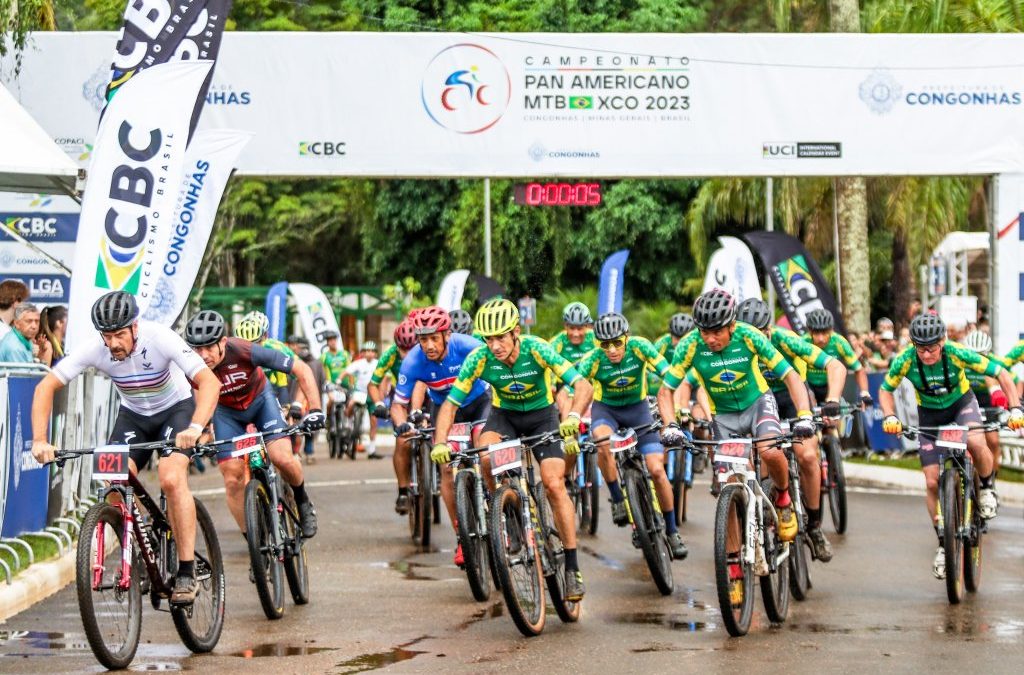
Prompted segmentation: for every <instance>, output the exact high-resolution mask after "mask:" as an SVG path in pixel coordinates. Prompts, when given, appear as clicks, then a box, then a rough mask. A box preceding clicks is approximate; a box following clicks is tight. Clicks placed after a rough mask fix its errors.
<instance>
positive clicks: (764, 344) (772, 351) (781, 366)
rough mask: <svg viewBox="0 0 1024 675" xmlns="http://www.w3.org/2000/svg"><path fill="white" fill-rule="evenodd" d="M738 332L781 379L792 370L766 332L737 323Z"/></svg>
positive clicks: (751, 349)
mask: <svg viewBox="0 0 1024 675" xmlns="http://www.w3.org/2000/svg"><path fill="white" fill-rule="evenodd" d="M736 332H737V333H741V335H742V337H743V341H744V342H745V343H746V344H747V348H748V349H750V351H752V352H754V353H755V354H757V358H759V359H760V360H761V362H762V363H763V364H764V367H765V369H767V370H770V371H772V373H773V374H774V375H775V377H777V378H779V379H780V380H781V379H784V378H785V377H786V376H787V375H789V373H790V372H792V370H793V368H792V367H790V365H789V362H787V361H786V359H785V358H784V357H783V356H782V353H781V352H779V350H778V349H776V348H775V347H774V346H773V345H772V343H771V340H769V339H768V338H766V337H765V336H764V333H762V332H761V331H759V330H757V329H756V328H750V327H747V326H746V325H744V324H736Z"/></svg>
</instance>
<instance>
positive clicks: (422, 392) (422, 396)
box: [409, 381, 427, 410]
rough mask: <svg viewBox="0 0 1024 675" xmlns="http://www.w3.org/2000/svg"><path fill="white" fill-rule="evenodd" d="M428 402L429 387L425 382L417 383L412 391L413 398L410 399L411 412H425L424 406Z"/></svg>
mask: <svg viewBox="0 0 1024 675" xmlns="http://www.w3.org/2000/svg"><path fill="white" fill-rule="evenodd" d="M426 400H427V385H426V384H425V383H423V382H419V381H417V382H416V386H415V387H413V389H412V396H411V397H409V410H423V404H424V402H425V401H426Z"/></svg>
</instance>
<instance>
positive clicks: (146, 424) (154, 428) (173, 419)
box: [109, 396, 196, 469]
mask: <svg viewBox="0 0 1024 675" xmlns="http://www.w3.org/2000/svg"><path fill="white" fill-rule="evenodd" d="M195 410H196V404H195V401H194V400H193V399H192V397H191V396H189V397H188V398H186V399H183V400H181V401H178V402H177V403H175V404H174V405H172V406H171V407H170V408H168V409H167V410H164V411H162V412H158V413H146V414H145V415H140V414H139V413H136V412H132V411H131V410H128V408H125V407H124V406H121V409H120V410H119V411H118V413H117V419H116V420H115V421H114V430H113V431H111V432H110V440H109V442H110V443H125V444H132V443H154V442H156V441H169V440H171V439H173V438H174V437H175V436H177V435H178V433H179V432H181V431H184V430H185V429H188V427H189V425H190V424H192V415H193V413H195ZM170 452H179V453H181V454H183V455H185V456H186V457H191V456H192V450H191V449H187V450H181V449H179V448H174V449H173V450H171V451H170ZM128 456H129V457H131V459H132V461H133V462H135V467H136V468H137V469H142V467H144V466H146V464H147V463H149V460H150V458H151V457H152V456H153V450H152V449H149V450H131V451H129V453H128Z"/></svg>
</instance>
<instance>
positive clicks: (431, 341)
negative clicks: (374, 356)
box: [391, 306, 491, 567]
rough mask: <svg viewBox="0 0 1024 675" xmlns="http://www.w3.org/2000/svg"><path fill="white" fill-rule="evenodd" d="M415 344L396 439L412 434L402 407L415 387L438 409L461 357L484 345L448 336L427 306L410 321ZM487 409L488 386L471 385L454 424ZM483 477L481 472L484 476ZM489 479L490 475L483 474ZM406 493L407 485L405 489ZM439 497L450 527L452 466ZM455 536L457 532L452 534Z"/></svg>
mask: <svg viewBox="0 0 1024 675" xmlns="http://www.w3.org/2000/svg"><path fill="white" fill-rule="evenodd" d="M413 331H414V332H415V333H416V340H417V341H418V343H419V344H418V345H417V346H415V347H413V348H412V349H411V350H409V352H408V354H407V355H406V357H405V358H404V359H403V360H402V369H401V371H400V373H399V375H398V385H397V386H396V387H395V398H394V401H393V402H392V403H391V420H392V422H394V424H395V434H396V435H398V436H399V437H401V436H403V435H405V434H408V433H409V432H410V431H412V430H413V425H412V424H410V423H409V421H408V419H409V413H408V408H407V406H408V405H409V402H410V400H411V399H412V396H413V391H414V389H415V387H416V385H417V384H418V383H421V382H422V383H423V384H424V385H426V391H427V395H428V396H429V397H430V400H431V401H433V403H434V406H440V405H441V404H443V403H444V400H445V399H446V398H447V397H448V394H449V392H450V391H451V388H452V383H454V382H455V379H456V377H457V376H458V374H459V371H460V370H461V369H462V364H463V362H465V360H466V357H467V356H469V355H470V353H471V352H472V351H473V350H474V349H477V348H478V347H483V343H481V342H480V341H479V340H474V339H473V338H471V337H470V336H468V335H462V334H460V333H454V334H453V333H452V321H451V317H450V316H449V315H448V312H446V311H444V309H442V308H441V307H437V306H434V307H427V308H425V309H424V310H423V311H422V312H420V313H419V314H418V315H417V316H416V319H415V320H414V321H413ZM490 410H491V405H490V401H489V399H488V391H487V385H486V384H485V383H484V382H483V381H482V380H477V381H476V382H474V383H473V386H472V388H471V389H470V390H469V393H468V394H466V396H465V398H464V399H463V402H462V406H461V407H460V408H459V409H458V410H457V411H456V412H455V418H454V421H455V422H477V421H480V420H484V419H486V418H487V415H488V413H489V412H490ZM482 427H483V424H482V422H481V424H480V425H478V426H475V427H474V428H473V432H472V434H473V441H474V443H475V441H476V440H477V438H478V437H479V435H480V430H481V428H482ZM485 475H486V474H485ZM487 477H488V478H489V477H490V476H489V475H488V476H487ZM406 494H408V487H407V488H406ZM441 498H442V499H444V504H445V507H446V508H447V509H448V516H449V518H451V522H452V525H453V526H454V525H455V522H456V515H455V481H454V477H453V475H452V468H451V466H449V465H448V464H444V465H443V466H442V467H441ZM456 538H458V530H456ZM454 559H455V564H456V565H458V566H459V567H461V566H462V565H463V564H465V560H464V558H463V555H462V543H461V542H459V543H458V544H457V545H456V547H455V556H454Z"/></svg>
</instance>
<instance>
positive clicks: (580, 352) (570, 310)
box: [549, 302, 597, 419]
mask: <svg viewBox="0 0 1024 675" xmlns="http://www.w3.org/2000/svg"><path fill="white" fill-rule="evenodd" d="M562 325H563V326H564V330H562V331H561V332H559V333H558V334H557V335H555V336H554V337H552V338H551V339H550V340H549V342H550V343H551V346H552V347H554V349H555V353H557V354H558V355H559V356H561V357H562V358H564V359H565V360H566V361H568V362H569V363H572V364H576V363H579V360H580V359H582V358H583V357H584V356H586V355H587V354H588V353H590V351H591V350H593V349H596V348H597V342H595V341H594V331H593V326H594V319H593V318H592V317H591V316H590V309H588V308H587V306H586V305H584V304H583V303H582V302H570V303H569V304H568V305H566V306H565V307H563V308H562ZM571 398H572V389H571V388H570V389H566V388H565V387H563V386H560V385H559V386H558V389H557V393H556V395H555V402H556V403H557V405H558V411H559V414H560V415H561V416H562V418H563V419H564V418H565V416H566V414H567V413H568V411H569V409H570V408H571V407H572V401H571V400H570V399H571Z"/></svg>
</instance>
